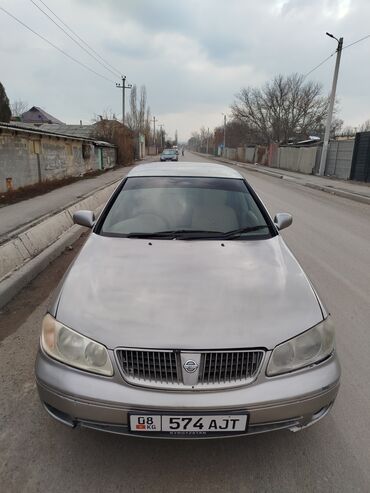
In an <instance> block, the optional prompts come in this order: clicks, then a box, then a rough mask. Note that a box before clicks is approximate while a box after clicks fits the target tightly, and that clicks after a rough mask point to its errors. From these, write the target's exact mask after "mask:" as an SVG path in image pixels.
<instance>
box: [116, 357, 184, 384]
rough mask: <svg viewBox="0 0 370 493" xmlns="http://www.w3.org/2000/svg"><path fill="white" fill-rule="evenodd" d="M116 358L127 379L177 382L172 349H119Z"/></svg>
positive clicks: (175, 362) (175, 364)
mask: <svg viewBox="0 0 370 493" xmlns="http://www.w3.org/2000/svg"><path fill="white" fill-rule="evenodd" d="M117 358H118V363H119V365H120V368H121V370H122V372H123V374H124V376H125V377H126V378H127V380H130V381H141V380H142V381H148V382H157V383H170V384H173V383H178V382H179V376H178V370H177V361H176V355H175V353H174V352H173V351H142V350H131V349H119V350H117Z"/></svg>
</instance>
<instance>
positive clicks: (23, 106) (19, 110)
mask: <svg viewBox="0 0 370 493" xmlns="http://www.w3.org/2000/svg"><path fill="white" fill-rule="evenodd" d="M28 107H29V106H28V103H27V101H22V100H21V99H16V100H15V101H13V102H12V103H11V105H10V109H11V112H12V116H22V115H23V113H25V112H26V111H27V110H28Z"/></svg>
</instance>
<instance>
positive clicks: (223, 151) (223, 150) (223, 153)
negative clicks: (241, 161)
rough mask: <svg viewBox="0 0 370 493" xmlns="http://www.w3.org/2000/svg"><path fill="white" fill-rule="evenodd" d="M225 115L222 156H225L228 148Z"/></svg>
mask: <svg viewBox="0 0 370 493" xmlns="http://www.w3.org/2000/svg"><path fill="white" fill-rule="evenodd" d="M222 114H223V115H224V147H223V149H222V155H223V156H224V155H225V147H226V115H225V114H224V113H222Z"/></svg>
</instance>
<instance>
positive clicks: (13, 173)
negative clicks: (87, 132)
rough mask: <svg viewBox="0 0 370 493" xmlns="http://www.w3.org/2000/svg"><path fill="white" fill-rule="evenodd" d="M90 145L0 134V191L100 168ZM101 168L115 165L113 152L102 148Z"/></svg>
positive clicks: (61, 139) (73, 141)
mask: <svg viewBox="0 0 370 493" xmlns="http://www.w3.org/2000/svg"><path fill="white" fill-rule="evenodd" d="M97 154H98V153H96V152H95V148H94V145H93V143H89V142H86V141H78V140H73V139H68V138H57V137H49V136H45V135H41V134H40V135H39V136H38V135H29V134H25V133H21V132H11V131H7V130H3V131H2V132H1V133H0V192H6V191H7V189H8V188H9V187H11V188H12V189H14V190H16V189H18V188H20V187H24V186H27V185H34V184H36V183H39V182H42V181H47V180H59V179H61V178H65V177H67V176H80V175H83V174H85V173H87V172H88V171H92V170H96V169H100V164H99V160H98V159H97ZM102 155H103V163H104V167H112V166H113V165H114V163H115V162H116V158H115V155H116V149H115V148H110V147H103V152H102Z"/></svg>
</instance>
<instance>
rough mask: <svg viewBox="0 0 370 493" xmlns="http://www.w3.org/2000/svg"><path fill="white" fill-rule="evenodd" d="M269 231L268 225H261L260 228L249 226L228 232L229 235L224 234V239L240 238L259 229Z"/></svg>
mask: <svg viewBox="0 0 370 493" xmlns="http://www.w3.org/2000/svg"><path fill="white" fill-rule="evenodd" d="M265 228H267V229H268V225H267V224H259V225H258V226H249V227H247V228H240V229H234V230H233V231H228V232H227V233H223V235H222V238H223V239H226V238H227V239H229V240H230V239H234V238H239V237H240V236H241V235H242V234H244V233H252V232H253V231H258V230H259V229H265Z"/></svg>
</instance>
